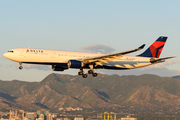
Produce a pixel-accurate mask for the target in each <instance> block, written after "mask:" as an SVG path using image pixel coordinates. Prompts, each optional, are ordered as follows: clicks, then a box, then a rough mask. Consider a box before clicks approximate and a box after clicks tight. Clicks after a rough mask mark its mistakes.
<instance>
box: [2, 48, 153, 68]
mask: <svg viewBox="0 0 180 120" xmlns="http://www.w3.org/2000/svg"><path fill="white" fill-rule="evenodd" d="M102 55H105V54H101V53H85V52H70V51H59V50H46V49H32V48H17V49H11V50H9V51H8V52H7V53H4V56H5V57H6V58H8V59H10V60H12V61H16V62H19V63H31V64H47V65H53V64H58V63H68V61H69V60H80V61H81V60H83V59H86V58H91V57H98V56H102ZM150 59H151V58H149V57H138V56H121V57H119V58H117V59H115V60H114V61H111V60H110V61H108V63H102V65H103V66H108V68H104V67H99V68H104V69H133V68H139V67H144V66H148V65H151V64H153V63H151V62H150ZM95 69H96V68H95Z"/></svg>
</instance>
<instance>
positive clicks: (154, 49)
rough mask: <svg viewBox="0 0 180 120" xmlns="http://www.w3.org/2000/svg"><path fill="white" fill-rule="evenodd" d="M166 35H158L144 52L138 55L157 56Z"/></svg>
mask: <svg viewBox="0 0 180 120" xmlns="http://www.w3.org/2000/svg"><path fill="white" fill-rule="evenodd" d="M166 40H167V37H164V36H161V37H159V38H158V39H157V40H156V41H155V42H154V43H153V44H152V45H151V46H150V47H149V48H148V49H147V50H146V51H145V52H143V53H142V54H140V55H138V56H142V57H153V58H159V56H160V54H161V52H162V50H163V47H164V45H165V43H166Z"/></svg>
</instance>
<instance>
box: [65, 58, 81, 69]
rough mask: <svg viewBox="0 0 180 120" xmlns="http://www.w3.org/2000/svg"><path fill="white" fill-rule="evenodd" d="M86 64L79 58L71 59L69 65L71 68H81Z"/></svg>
mask: <svg viewBox="0 0 180 120" xmlns="http://www.w3.org/2000/svg"><path fill="white" fill-rule="evenodd" d="M83 66H84V63H83V62H81V61H78V60H69V61H68V67H69V68H81V67H83Z"/></svg>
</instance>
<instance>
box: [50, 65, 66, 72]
mask: <svg viewBox="0 0 180 120" xmlns="http://www.w3.org/2000/svg"><path fill="white" fill-rule="evenodd" d="M65 69H66V68H63V67H59V66H56V65H52V70H53V71H64V70H65Z"/></svg>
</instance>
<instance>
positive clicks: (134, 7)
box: [0, 0, 180, 82]
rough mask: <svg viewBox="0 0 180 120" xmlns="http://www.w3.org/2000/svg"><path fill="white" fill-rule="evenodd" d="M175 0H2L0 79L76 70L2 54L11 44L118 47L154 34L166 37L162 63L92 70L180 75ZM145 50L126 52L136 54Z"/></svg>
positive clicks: (71, 48) (97, 49) (148, 40)
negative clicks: (19, 60) (21, 61)
mask: <svg viewBox="0 0 180 120" xmlns="http://www.w3.org/2000/svg"><path fill="white" fill-rule="evenodd" d="M179 5H180V1H179V0H173V1H172V0H158V1H157V0H146V1H142V0H131V1H130V0H129V1H125V0H113V1H110V0H78V1H73V0H52V1H49V0H38V1H37V0H26V1H24V0H16V1H15V0H8V1H7V0H1V1H0V79H1V80H15V79H16V80H22V81H30V82H33V81H41V80H42V79H44V78H45V77H46V76H47V75H49V74H51V73H59V74H70V75H77V73H78V71H79V70H76V69H75V70H74V69H69V70H66V71H64V72H54V71H52V70H51V66H42V65H29V64H23V67H24V69H23V70H19V69H18V67H19V64H18V63H17V62H13V61H10V60H8V59H6V58H4V56H3V53H5V52H7V51H8V50H9V49H13V48H39V49H53V50H66V51H82V52H102V53H117V52H123V51H127V50H131V49H135V48H137V47H139V46H140V45H142V44H146V46H145V48H144V50H145V49H147V48H148V47H149V46H150V45H151V44H152V43H153V42H154V41H155V40H156V39H157V38H158V37H159V36H167V37H168V40H167V42H166V45H165V47H164V49H163V51H162V53H161V56H160V57H168V56H176V58H173V59H170V60H166V62H164V63H161V64H156V65H152V66H149V67H144V68H138V69H134V70H124V71H122V70H121V71H119V70H118V71H117V70H116V71H115V70H97V72H98V73H102V74H118V75H142V74H156V75H158V76H163V77H164V76H175V75H180V56H179V51H180V47H179V43H180V42H179V40H180V35H179V31H180V22H179V21H180V16H179V13H180V7H179ZM144 50H141V51H138V52H136V53H132V54H129V55H131V56H134V55H138V54H140V53H142V52H143V51H144Z"/></svg>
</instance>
